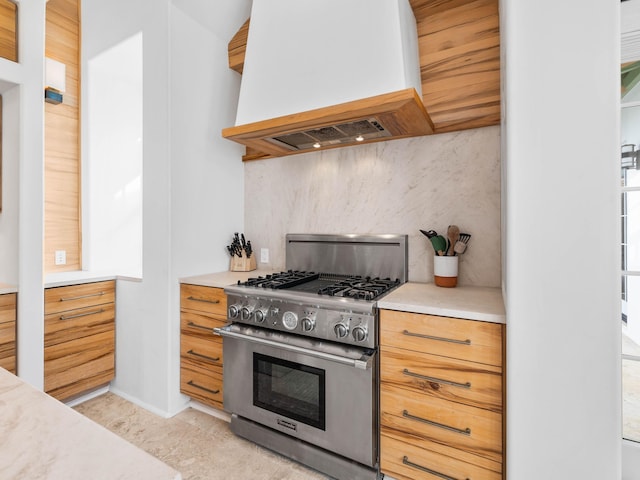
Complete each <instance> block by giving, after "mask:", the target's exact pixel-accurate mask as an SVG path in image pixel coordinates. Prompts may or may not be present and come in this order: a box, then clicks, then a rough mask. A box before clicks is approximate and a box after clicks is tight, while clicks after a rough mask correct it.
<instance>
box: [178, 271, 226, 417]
mask: <svg viewBox="0 0 640 480" xmlns="http://www.w3.org/2000/svg"><path fill="white" fill-rule="evenodd" d="M226 323H227V296H226V295H225V293H224V290H223V289H222V288H215V287H205V286H200V285H191V284H186V283H183V284H181V285H180V391H181V392H182V393H184V394H185V395H189V396H190V397H192V398H194V399H195V400H198V401H200V402H202V403H204V404H207V405H210V406H212V407H216V408H220V409H222V408H223V404H222V337H220V336H218V335H215V334H214V333H213V329H214V328H215V327H222V326H224V325H225V324H226Z"/></svg>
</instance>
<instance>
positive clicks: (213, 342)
mask: <svg viewBox="0 0 640 480" xmlns="http://www.w3.org/2000/svg"><path fill="white" fill-rule="evenodd" d="M180 355H181V357H182V359H189V360H190V361H191V362H193V363H195V364H198V365H200V366H202V367H203V368H207V366H208V365H219V366H222V338H221V337H218V336H217V335H212V338H201V337H192V336H189V335H181V336H180Z"/></svg>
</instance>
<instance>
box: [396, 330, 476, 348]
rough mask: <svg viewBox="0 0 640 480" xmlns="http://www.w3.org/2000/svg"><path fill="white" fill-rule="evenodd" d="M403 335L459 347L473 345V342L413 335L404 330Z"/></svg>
mask: <svg viewBox="0 0 640 480" xmlns="http://www.w3.org/2000/svg"><path fill="white" fill-rule="evenodd" d="M402 334H403V335H408V336H410V337H419V338H426V339H427V340H436V341H438V342H449V343H457V344H459V345H471V340H469V339H467V340H456V339H454V338H444V337H434V336H432V335H423V334H421V333H411V332H410V331H409V330H404V331H403V332H402Z"/></svg>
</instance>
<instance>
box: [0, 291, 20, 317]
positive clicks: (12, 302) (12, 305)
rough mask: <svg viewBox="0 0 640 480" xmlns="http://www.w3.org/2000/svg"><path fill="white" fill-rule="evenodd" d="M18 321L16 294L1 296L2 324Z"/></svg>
mask: <svg viewBox="0 0 640 480" xmlns="http://www.w3.org/2000/svg"><path fill="white" fill-rule="evenodd" d="M15 320H16V294H15V293H5V294H4V295H0V323H5V322H15Z"/></svg>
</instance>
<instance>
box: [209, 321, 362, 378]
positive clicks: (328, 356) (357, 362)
mask: <svg viewBox="0 0 640 480" xmlns="http://www.w3.org/2000/svg"><path fill="white" fill-rule="evenodd" d="M229 327H230V325H227V326H225V327H216V328H214V329H213V331H214V332H215V333H217V334H218V335H221V336H222V337H230V338H237V339H239V340H245V341H249V342H254V343H257V344H259V345H267V346H269V347H274V348H279V349H281V350H286V351H288V352H295V353H301V354H303V355H308V356H310V357H316V358H321V359H322V360H329V361H331V362H336V363H341V364H343V365H349V366H351V367H355V368H358V369H360V370H369V369H370V368H371V367H372V366H373V359H374V356H373V355H367V354H363V355H362V356H361V357H360V358H357V359H354V358H348V357H342V356H340V355H334V354H333V353H325V352H319V351H317V350H310V349H308V348H304V347H298V346H296V345H289V344H286V343H280V342H274V341H273V340H269V339H266V338H259V337H254V336H252V335H245V334H243V333H238V332H233V331H231V330H229Z"/></svg>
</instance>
